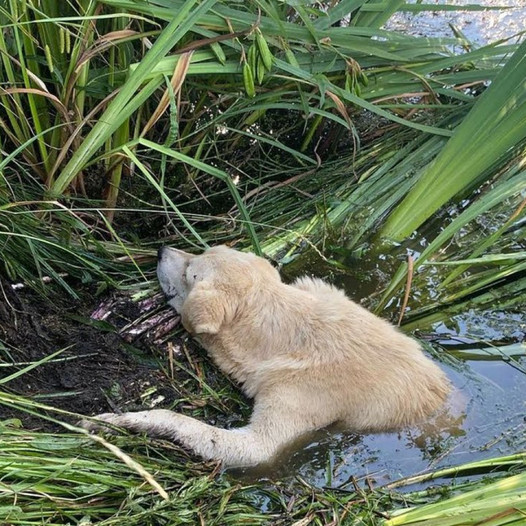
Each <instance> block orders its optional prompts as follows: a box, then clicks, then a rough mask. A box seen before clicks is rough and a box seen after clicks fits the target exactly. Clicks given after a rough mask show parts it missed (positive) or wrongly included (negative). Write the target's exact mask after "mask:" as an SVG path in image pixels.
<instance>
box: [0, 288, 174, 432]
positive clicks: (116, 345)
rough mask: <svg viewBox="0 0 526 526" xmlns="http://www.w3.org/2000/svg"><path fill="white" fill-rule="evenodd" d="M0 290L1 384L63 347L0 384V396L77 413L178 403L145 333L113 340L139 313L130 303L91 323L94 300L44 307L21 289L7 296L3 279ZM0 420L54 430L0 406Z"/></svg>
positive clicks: (122, 303)
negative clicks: (18, 397)
mask: <svg viewBox="0 0 526 526" xmlns="http://www.w3.org/2000/svg"><path fill="white" fill-rule="evenodd" d="M0 285H1V290H0V378H6V377H7V376H9V375H12V374H13V373H15V372H16V371H18V370H21V369H23V368H24V367H26V366H27V365H28V364H30V363H34V362H37V361H39V360H42V359H43V358H46V357H48V356H49V355H51V354H52V353H54V352H56V351H59V350H61V349H65V350H64V351H63V352H61V353H60V354H59V355H58V356H56V357H55V358H54V359H53V360H52V361H49V362H47V363H44V364H42V365H39V366H38V367H36V368H35V369H33V370H31V371H28V372H26V373H24V374H23V375H21V376H19V377H18V378H14V379H12V380H11V381H9V382H8V383H6V384H3V385H2V386H1V388H2V390H4V391H7V392H10V393H13V394H18V395H23V396H26V397H30V398H32V399H34V400H37V401H39V402H42V403H45V404H48V405H52V406H54V407H58V408H60V409H64V410H67V411H70V412H74V413H78V414H82V415H93V414H97V413H100V412H107V411H125V410H135V409H139V408H142V409H144V408H147V407H152V406H153V405H155V404H156V403H160V402H162V405H163V407H167V406H171V405H172V404H173V403H174V401H175V400H176V398H177V393H176V392H175V391H174V389H173V388H172V386H171V385H170V382H169V380H168V378H167V376H166V375H165V374H164V372H163V370H160V369H159V358H160V357H159V356H158V355H156V354H155V352H154V350H153V349H152V348H151V346H150V345H149V344H148V341H147V340H148V338H147V337H146V335H143V336H142V337H140V338H137V339H136V340H137V341H133V343H130V342H126V341H125V340H124V339H123V338H121V336H120V335H119V334H118V329H119V327H118V325H119V324H120V325H121V326H123V325H125V324H126V323H133V321H134V320H135V318H136V316H137V314H138V312H137V307H136V306H135V305H134V304H133V303H132V302H131V301H129V300H124V299H121V300H120V301H119V302H117V303H116V306H115V309H114V310H113V311H112V316H113V319H112V320H109V321H108V320H107V321H104V322H101V321H99V322H94V321H93V320H91V318H90V315H91V314H92V313H93V312H94V311H95V310H96V307H97V306H98V305H99V304H100V300H96V299H94V298H92V297H88V300H87V301H85V302H83V303H81V302H74V301H72V300H71V298H63V299H62V300H61V299H60V298H54V299H53V302H50V301H48V300H46V299H43V298H42V297H40V296H39V295H38V294H36V293H35V292H33V291H31V290H29V289H27V288H23V289H21V290H13V289H12V287H11V285H10V284H8V283H6V282H5V281H4V282H0ZM114 303H115V302H114ZM110 321H111V323H110ZM128 339H129V340H130V338H128ZM5 418H17V419H20V420H21V421H22V423H23V426H24V427H26V428H30V429H45V430H56V427H57V426H56V425H55V424H53V423H50V422H48V421H46V420H43V419H40V418H37V417H34V416H32V415H29V414H26V413H22V412H18V411H15V410H13V409H11V408H8V407H5V406H1V405H0V419H5Z"/></svg>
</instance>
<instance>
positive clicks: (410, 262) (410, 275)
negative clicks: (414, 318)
mask: <svg viewBox="0 0 526 526" xmlns="http://www.w3.org/2000/svg"><path fill="white" fill-rule="evenodd" d="M413 266H414V260H413V256H412V255H411V254H409V255H408V256H407V281H406V284H405V293H404V301H403V302H402V308H401V309H400V317H399V318H398V323H397V325H398V327H400V324H401V323H402V318H403V317H404V313H405V309H406V307H407V302H408V301H409V293H410V292H411V283H412V282H413Z"/></svg>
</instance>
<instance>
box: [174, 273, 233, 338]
mask: <svg viewBox="0 0 526 526" xmlns="http://www.w3.org/2000/svg"><path fill="white" fill-rule="evenodd" d="M235 310H236V306H235V298H234V297H232V295H229V294H227V293H226V292H225V291H222V290H218V289H215V288H213V286H212V284H211V283H209V282H207V281H201V282H199V283H197V284H196V285H195V286H194V287H193V289H192V291H191V292H190V294H189V295H188V297H187V298H186V300H185V302H184V303H183V308H182V312H181V319H182V322H183V325H184V327H185V329H186V330H187V331H188V332H189V333H190V334H217V333H218V332H219V329H220V328H221V327H222V326H223V325H224V324H225V323H228V322H230V321H232V319H233V318H234V315H235Z"/></svg>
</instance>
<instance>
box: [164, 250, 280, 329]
mask: <svg viewBox="0 0 526 526" xmlns="http://www.w3.org/2000/svg"><path fill="white" fill-rule="evenodd" d="M158 260H159V262H158V265H157V276H158V278H159V282H160V284H161V288H162V290H163V292H164V294H165V295H166V297H167V300H168V304H169V305H170V306H172V307H173V308H174V309H175V310H176V311H177V312H179V313H180V314H181V317H182V321H183V325H184V326H185V328H186V329H187V330H188V331H189V332H191V333H193V334H217V333H218V332H219V330H220V329H221V327H222V326H223V325H225V324H227V323H230V322H231V321H232V320H233V319H234V317H235V316H236V312H237V311H238V307H239V303H240V301H243V300H246V298H248V297H253V296H254V290H257V289H258V288H259V287H260V286H261V283H262V282H266V283H268V282H269V281H280V277H279V274H278V272H277V271H276V270H275V269H274V268H273V267H272V265H270V263H268V262H267V261H266V260H265V259H263V258H260V257H257V256H255V255H254V254H248V253H244V252H239V251H237V250H233V249H231V248H228V247H226V246H224V245H220V246H217V247H213V248H210V249H208V250H206V251H205V252H204V253H203V254H200V255H194V254H188V253H187V252H183V251H182V250H178V249H175V248H169V247H161V248H160V249H159V253H158Z"/></svg>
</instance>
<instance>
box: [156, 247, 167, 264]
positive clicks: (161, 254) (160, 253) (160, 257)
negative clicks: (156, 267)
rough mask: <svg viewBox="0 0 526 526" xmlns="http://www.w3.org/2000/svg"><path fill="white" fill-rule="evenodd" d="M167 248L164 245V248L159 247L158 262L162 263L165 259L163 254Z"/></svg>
mask: <svg viewBox="0 0 526 526" xmlns="http://www.w3.org/2000/svg"><path fill="white" fill-rule="evenodd" d="M165 249H166V247H165V246H164V245H163V246H162V247H159V250H158V251H157V261H161V259H163V252H164V251H165Z"/></svg>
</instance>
